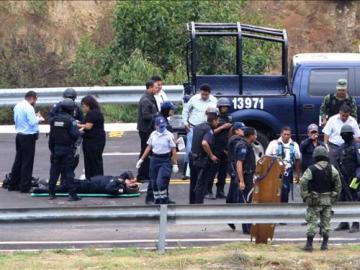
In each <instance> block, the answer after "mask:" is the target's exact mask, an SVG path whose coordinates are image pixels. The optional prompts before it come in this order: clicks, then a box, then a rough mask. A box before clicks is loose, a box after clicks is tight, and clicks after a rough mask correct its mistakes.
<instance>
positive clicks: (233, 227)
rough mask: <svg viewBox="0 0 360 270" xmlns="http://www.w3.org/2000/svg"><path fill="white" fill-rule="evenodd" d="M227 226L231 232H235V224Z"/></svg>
mask: <svg viewBox="0 0 360 270" xmlns="http://www.w3.org/2000/svg"><path fill="white" fill-rule="evenodd" d="M228 225H229V227H230V228H231V229H232V231H233V232H234V231H235V230H236V226H235V224H231V223H229V224H228Z"/></svg>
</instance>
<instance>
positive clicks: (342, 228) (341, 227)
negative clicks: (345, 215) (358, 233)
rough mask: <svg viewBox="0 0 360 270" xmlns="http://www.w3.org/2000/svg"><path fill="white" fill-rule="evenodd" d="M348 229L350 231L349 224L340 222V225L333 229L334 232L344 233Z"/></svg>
mask: <svg viewBox="0 0 360 270" xmlns="http://www.w3.org/2000/svg"><path fill="white" fill-rule="evenodd" d="M348 229H350V227H349V223H347V222H340V224H339V225H338V226H337V227H336V228H335V229H334V231H346V230H348Z"/></svg>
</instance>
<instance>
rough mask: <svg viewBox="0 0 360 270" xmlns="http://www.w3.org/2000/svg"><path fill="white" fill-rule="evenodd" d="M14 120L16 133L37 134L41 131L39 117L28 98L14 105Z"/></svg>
mask: <svg viewBox="0 0 360 270" xmlns="http://www.w3.org/2000/svg"><path fill="white" fill-rule="evenodd" d="M14 122H15V130H16V133H22V134H35V133H37V132H39V119H38V118H37V116H36V114H35V109H34V107H33V106H31V104H30V103H29V102H28V101H27V100H23V101H21V102H19V103H18V104H16V106H15V107H14Z"/></svg>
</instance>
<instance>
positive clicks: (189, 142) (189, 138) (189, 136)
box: [185, 127, 194, 164]
mask: <svg viewBox="0 0 360 270" xmlns="http://www.w3.org/2000/svg"><path fill="white" fill-rule="evenodd" d="M193 134H194V128H192V127H191V128H190V130H189V132H188V133H187V134H186V148H185V151H186V156H185V162H186V163H188V164H189V154H190V152H191V146H192V139H193Z"/></svg>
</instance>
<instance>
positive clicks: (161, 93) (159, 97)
mask: <svg viewBox="0 0 360 270" xmlns="http://www.w3.org/2000/svg"><path fill="white" fill-rule="evenodd" d="M154 98H155V100H156V106H157V108H158V111H159V112H160V111H161V105H162V104H163V103H164V102H165V101H167V100H169V99H168V97H167V95H166V93H165V92H164V90H162V89H161V90H160V91H159V93H157V94H155V95H154Z"/></svg>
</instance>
